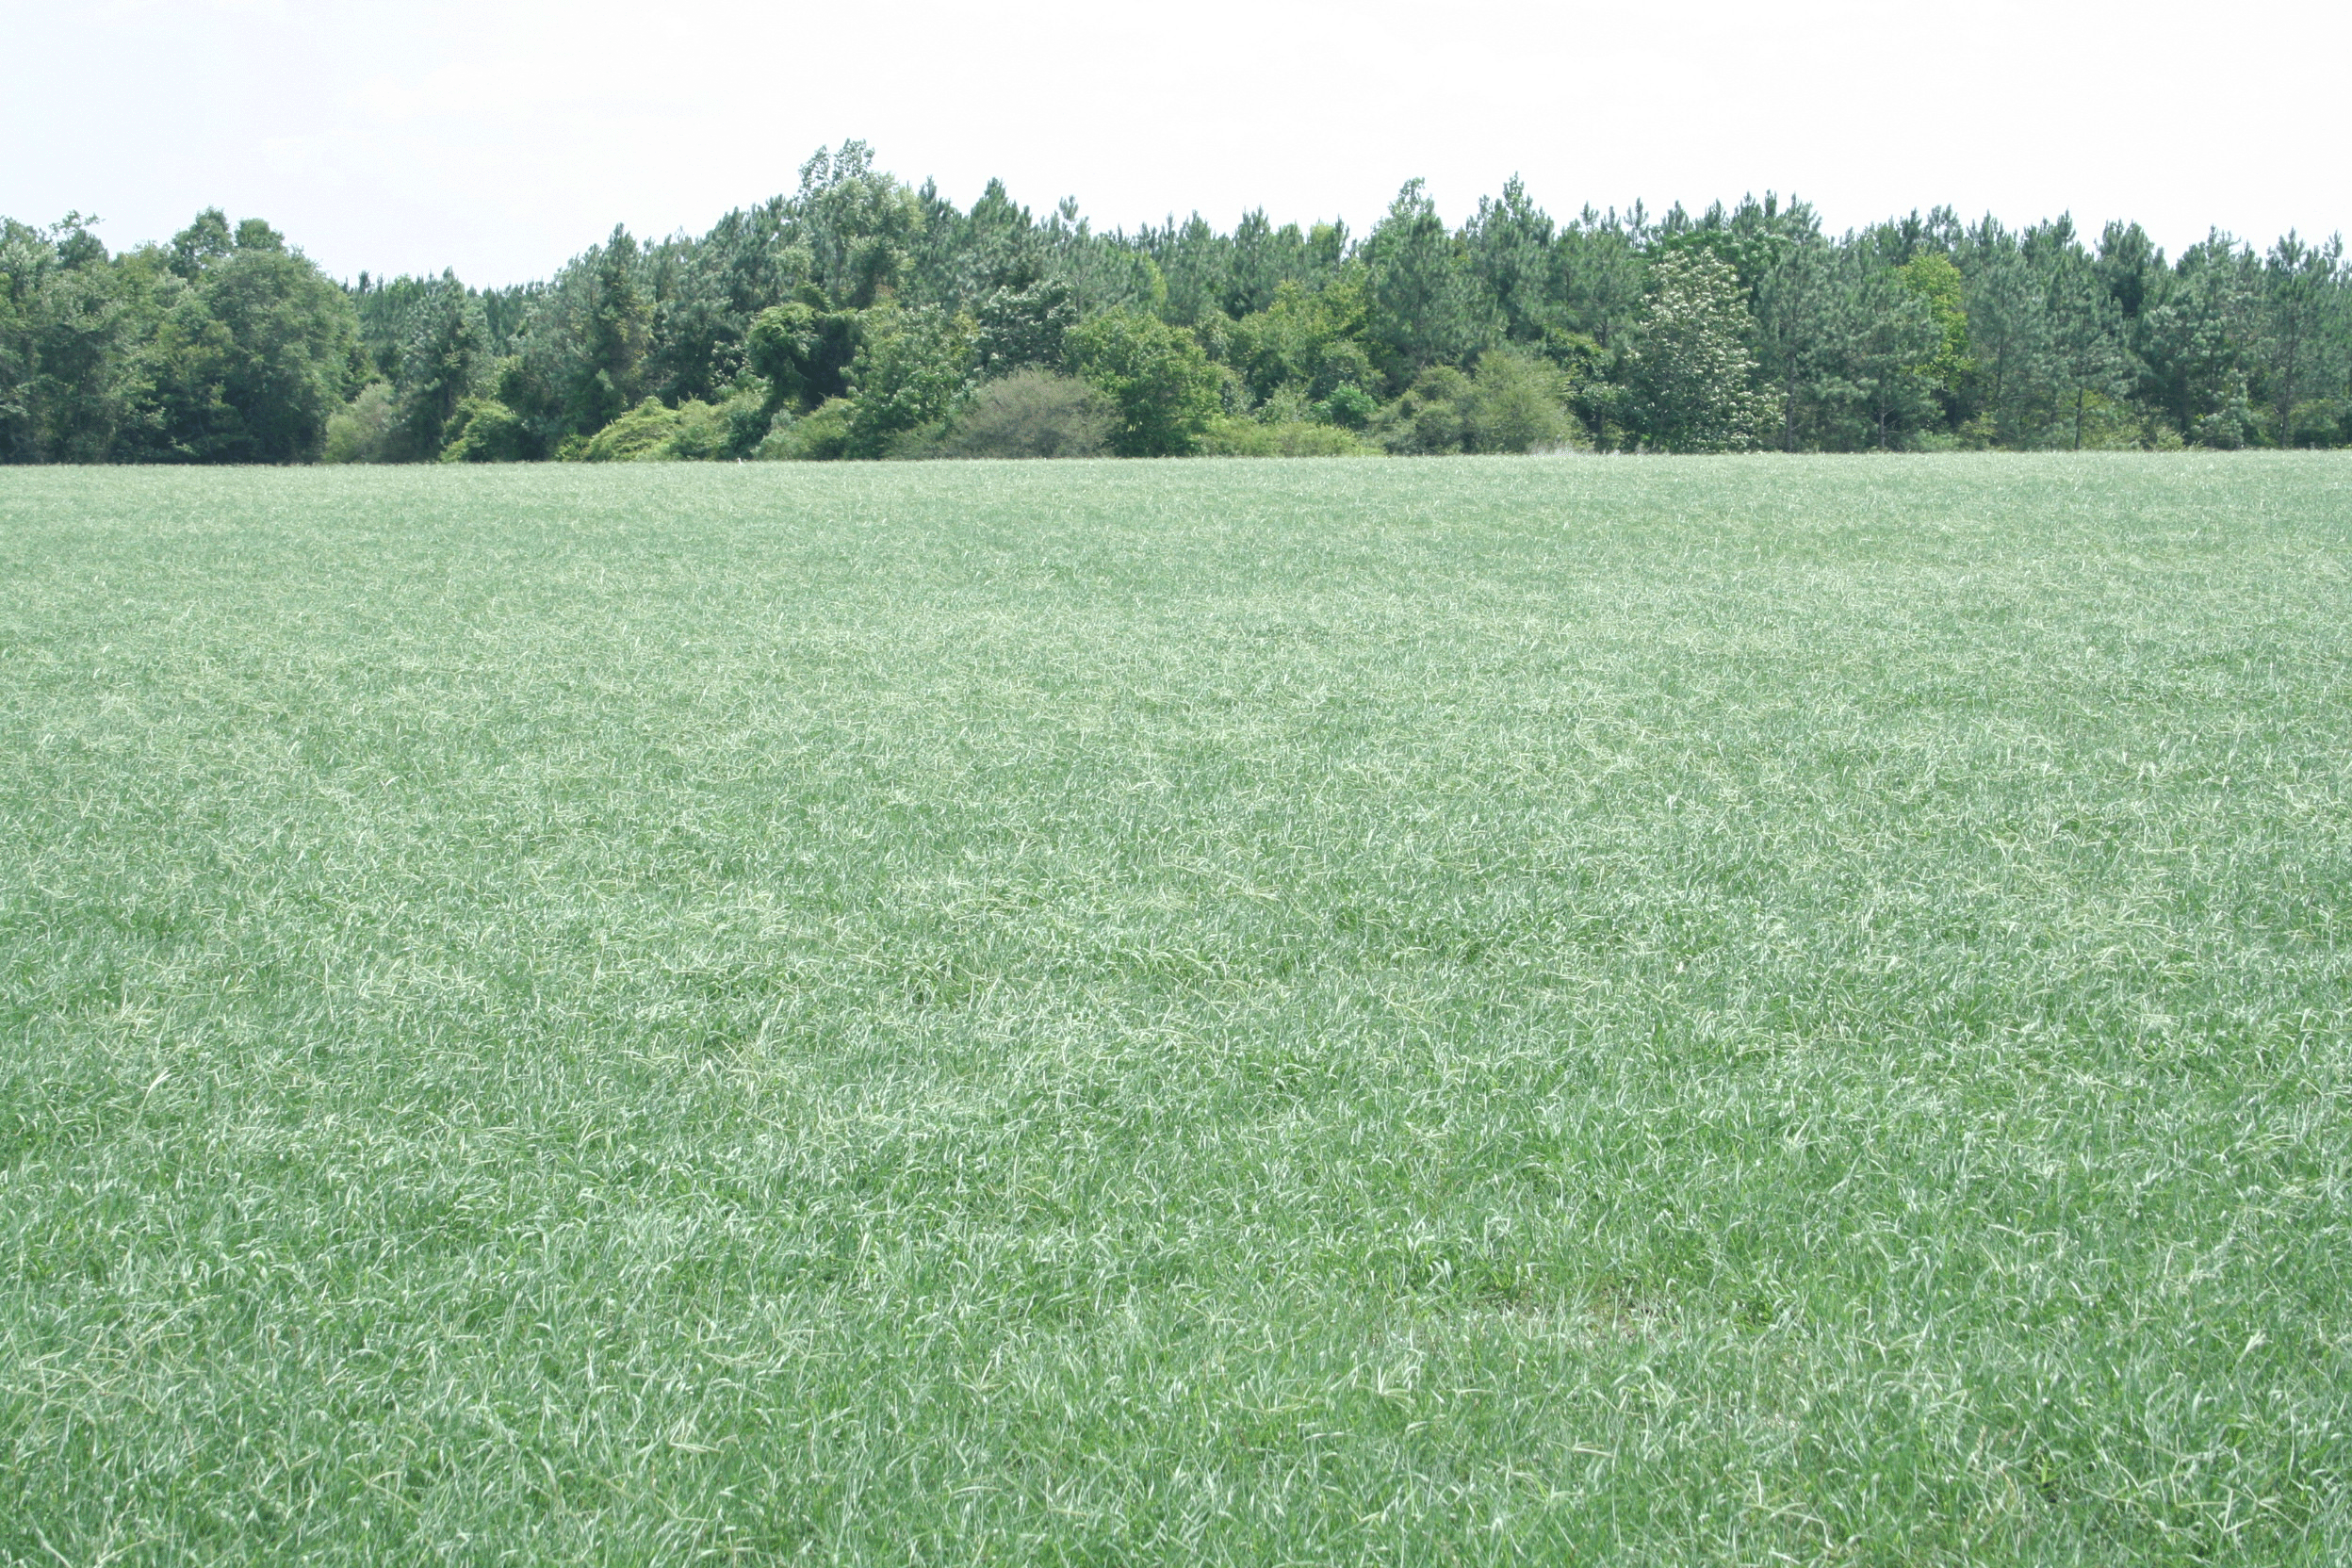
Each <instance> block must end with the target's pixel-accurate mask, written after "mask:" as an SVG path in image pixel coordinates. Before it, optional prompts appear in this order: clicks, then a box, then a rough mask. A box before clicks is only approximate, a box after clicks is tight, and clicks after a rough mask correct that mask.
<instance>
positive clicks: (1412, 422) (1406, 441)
mask: <svg viewBox="0 0 2352 1568" xmlns="http://www.w3.org/2000/svg"><path fill="white" fill-rule="evenodd" d="M1469 405H1470V378H1469V377H1468V376H1465V375H1463V374H1462V372H1461V371H1460V370H1457V369H1455V368H1453V367H1452V366H1450V365H1432V366H1430V367H1429V368H1428V369H1426V370H1424V371H1422V372H1421V374H1420V375H1419V376H1418V377H1416V378H1415V379H1414V381H1413V384H1412V385H1411V386H1409V387H1407V388H1406V389H1405V394H1404V396H1403V397H1401V398H1398V399H1397V400H1396V401H1395V402H1393V403H1391V404H1389V405H1388V406H1387V407H1386V408H1384V409H1382V410H1380V414H1379V416H1378V417H1376V418H1375V419H1374V420H1373V422H1372V433H1373V436H1374V438H1375V439H1377V440H1378V441H1379V442H1380V445H1381V446H1383V447H1385V448H1387V449H1389V450H1390V451H1392V452H1398V453H1401V454H1404V455H1406V456H1412V457H1429V456H1433V455H1435V454H1437V453H1440V452H1458V451H1461V450H1462V449H1463V448H1464V446H1465V445H1466V444H1467V443H1468V441H1469V438H1470V406H1469Z"/></svg>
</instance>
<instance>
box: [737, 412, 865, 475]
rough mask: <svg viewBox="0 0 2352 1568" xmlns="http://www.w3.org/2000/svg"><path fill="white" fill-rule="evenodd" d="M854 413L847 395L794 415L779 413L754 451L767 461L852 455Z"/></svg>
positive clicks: (837, 459) (808, 460)
mask: <svg viewBox="0 0 2352 1568" xmlns="http://www.w3.org/2000/svg"><path fill="white" fill-rule="evenodd" d="M856 415H857V405H856V404H855V403H854V402H853V401H852V400H849V399H847V398H832V399H828V400H826V401H825V402H823V403H820V404H818V405H817V407H816V408H815V409H814V410H813V411H811V412H810V413H809V414H806V415H803V416H801V417H797V418H796V417H793V416H792V414H790V413H784V414H778V415H777V416H776V423H775V425H774V426H773V428H772V429H771V430H770V431H769V433H768V434H767V436H766V437H765V438H764V439H762V440H761V441H760V447H759V449H758V451H757V452H756V453H755V454H754V455H756V456H758V457H760V458H761V459H763V460H767V461H783V462H798V463H838V462H840V461H841V459H843V458H845V457H849V456H851V455H853V452H852V448H853V446H854V444H855V440H856V432H855V430H854V429H853V424H852V422H853V420H854V419H855V417H856Z"/></svg>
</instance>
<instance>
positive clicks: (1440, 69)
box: [0, 0, 2352, 284]
mask: <svg viewBox="0 0 2352 1568" xmlns="http://www.w3.org/2000/svg"><path fill="white" fill-rule="evenodd" d="M2347 61H2352V5H2346V4H2345V3H2344V0H2331V3H2325V4H2323V3H2316V0H2274V3H2273V4H2271V5H2268V6H2263V7H2249V8H2247V9H2246V10H2245V11H2237V10H2235V9H2234V8H2227V7H2217V6H2213V5H2212V4H2210V0H2200V3H2197V4H2195V5H2191V4H2185V3H2182V0H2036V3H2020V0H1981V3H1978V4H1973V5H1959V6H1942V5H1935V4H1926V3H1921V0H1901V3H1882V4H1862V3H1859V0H1784V3H1782V4H1777V5H1770V4H1756V3H1753V0H1751V3H1746V4H1730V3H1724V0H1686V3H1684V4H1680V5H1677V6H1673V7H1668V8H1658V7H1641V6H1633V5H1626V4H1623V3H1617V4H1610V5H1594V4H1587V3H1585V0H1562V3H1556V4H1550V5H1544V4H1537V3H1532V0H1455V3H1453V4H1451V5H1437V4H1431V3H1429V0H1421V3H1417V4H1410V5H1408V4H1401V3H1392V0H1360V3H1357V4H1351V5H1331V4H1322V3H1294V4H1285V3H1282V0H1256V3H1252V4H1242V3H1234V0H1196V3H1194V4H1189V5H1186V4H1163V5H1153V6H1149V7H1144V6H1124V7H1115V6H1106V5H1101V4H1095V5H1084V4H1071V3H1068V0H1007V3H1003V4H996V5H970V4H966V5H947V4H939V3H937V0H900V3H898V4H896V5H893V6H889V7H860V6H857V5H853V4H843V3H841V0H835V3H834V4H830V5H825V6H814V5H807V4H800V3H771V4H757V3H752V0H705V3H702V4H672V5H662V4H659V3H647V0H636V3H634V4H628V5H623V4H615V3H610V0H574V3H571V4H557V3H553V0H402V3H401V4H399V5H384V4H380V3H379V4H370V5H357V4H348V3H344V0H309V3H292V0H80V3H78V4H76V3H72V0H0V148H5V150H6V151H5V152H4V153H0V213H6V214H8V215H9V216H11V217H15V218H19V219H23V220H24V221H32V222H48V221H53V220H55V219H57V217H59V216H61V215H62V214H64V213H65V212H66V210H67V209H69V208H78V209H80V210H82V211H84V212H96V213H98V214H100V215H101V216H102V217H103V218H104V219H105V220H106V222H105V224H104V226H103V227H102V228H101V229H100V231H99V232H100V234H101V236H102V237H104V238H105V239H106V241H107V243H108V244H110V245H113V246H115V247H117V248H121V247H123V246H126V245H129V244H131V243H134V242H136V241H138V240H140V239H148V238H161V237H166V236H168V235H169V234H171V233H172V231H173V230H174V229H176V228H178V227H180V226H181V225H183V224H184V223H186V222H187V221H188V218H189V216H190V215H191V214H193V213H194V212H195V211H196V210H197V209H198V208H200V207H203V206H206V205H220V206H222V207H225V208H226V209H228V212H229V214H230V216H231V217H232V218H233V219H234V218H243V217H248V216H261V217H265V218H268V219H269V220H270V221H272V222H273V223H275V224H277V225H278V226H279V227H280V228H282V229H284V230H285V231H286V233H287V235H288V236H289V237H291V238H292V239H293V240H294V241H295V242H296V243H297V244H300V245H302V247H303V248H304V249H306V250H307V251H308V252H309V253H311V254H312V255H313V256H316V257H317V258H318V259H319V261H320V262H321V263H323V264H324V265H325V266H326V267H327V269H328V270H330V271H333V272H335V273H336V274H338V275H342V276H347V277H348V276H351V275H352V274H355V273H356V272H358V271H359V270H361V269H363V268H366V269H368V270H374V271H378V272H397V271H421V270H435V271H437V270H439V269H440V268H442V267H444V266H454V267H456V268H457V269H458V270H459V272H460V274H461V275H463V276H464V277H465V278H466V280H467V281H468V282H472V283H478V284H495V283H509V282H516V281H520V280H522V279H525V278H530V277H537V276H543V275H545V274H547V272H549V271H551V270H553V269H554V268H555V267H557V266H558V265H560V264H561V263H562V262H563V261H564V259H565V258H566V257H568V256H570V255H572V254H574V253H577V252H578V251H580V249H581V248H582V247H584V246H586V245H588V244H589V243H591V242H592V241H595V240H596V239H598V238H601V237H603V236H604V235H605V234H606V233H608V232H609V231H610V230H611V228H612V226H613V223H615V222H626V223H628V224H629V227H630V228H631V229H633V230H635V231H636V232H638V233H640V234H643V235H660V234H665V233H668V232H671V231H673V230H675V229H678V228H681V227H683V228H687V229H690V230H693V231H695V232H700V231H701V230H703V229H705V228H707V227H708V226H709V225H710V224H711V221H713V220H714V219H716V218H717V217H718V215H719V214H720V213H722V212H723V211H725V210H726V209H727V208H728V207H730V206H736V205H741V204H748V203H752V202H756V201H760V200H761V199H763V198H765V197H767V196H770V195H773V194H775V193H776V192H777V191H779V190H788V189H790V188H792V186H793V185H794V183H795V172H796V171H797V169H798V168H799V166H800V164H801V162H802V160H803V159H805V158H806V157H807V156H808V155H809V152H810V151H811V150H812V149H814V148H815V147H816V146H817V145H818V144H819V143H828V144H829V143H835V142H839V141H840V140H841V139H843V138H844V137H858V138H862V139H865V140H867V141H869V142H871V143H873V144H874V148H875V151H876V154H877V160H878V162H879V163H880V165H881V166H882V167H883V168H885V169H888V170H890V171H892V172H896V173H898V174H900V175H902V176H904V177H905V178H907V179H908V180H911V181H915V182H918V183H919V182H920V181H921V180H922V179H923V177H924V176H925V175H932V176H935V177H936V178H937V179H938V180H939V187H940V188H941V189H942V190H943V191H944V192H945V193H946V194H948V195H949V196H951V197H953V198H955V199H956V200H957V201H958V202H959V203H964V204H969V202H970V201H971V199H972V197H973V196H975V195H976V194H978V192H979V190H980V188H981V187H982V185H983V184H984V183H985V182H986V181H987V179H988V176H989V175H991V174H996V175H1001V176H1002V177H1003V178H1004V179H1005V183H1006V185H1007V186H1008V187H1009V188H1010V189H1011V191H1012V194H1013V196H1014V197H1015V199H1016V200H1019V201H1021V202H1023V203H1025V204H1028V205H1030V206H1031V207H1033V208H1035V209H1036V210H1037V211H1039V212H1043V211H1044V210H1045V209H1047V208H1048V207H1050V206H1051V205H1052V204H1054V202H1055V201H1056V200H1057V199H1059V198H1060V197H1062V196H1064V195H1075V196H1076V197H1077V198H1078V199H1079V202H1080V204H1081V207H1082V209H1083V210H1084V211H1085V212H1086V214H1087V215H1089V216H1090V217H1092V218H1093V219H1094V221H1095V222H1096V224H1097V226H1098V227H1105V228H1107V227H1110V226H1113V225H1117V224H1126V225H1129V226H1132V225H1134V224H1135V223H1137V222H1139V221H1158V220H1160V219H1162V218H1164V217H1166V216H1167V215H1168V214H1169V213H1170V212H1173V213H1175V214H1177V215H1179V216H1181V215H1182V214H1184V213H1186V212H1189V211H1191V210H1193V209H1194V208H1196V207H1197V208H1199V209H1200V210H1201V213H1202V214H1203V215H1204V216H1205V217H1207V218H1208V219H1210V220H1211V221H1213V222H1215V223H1216V224H1217V226H1218V227H1220V228H1223V227H1229V226H1230V225H1231V224H1232V222H1233V220H1234V219H1235V218H1236V217H1238V216H1239V215H1240V213H1241V212H1242V211H1243V210H1244V209H1245V208H1248V207H1250V206H1256V205H1264V206H1265V207H1266V209H1267V211H1268V212H1269V214H1270V215H1271V216H1272V217H1273V218H1274V219H1275V220H1276V221H1294V220H1295V221H1302V222H1303V221H1312V220H1314V219H1315V218H1318V217H1331V216H1340V217H1344V218H1346V219H1347V220H1348V221H1349V222H1350V223H1352V224H1354V225H1356V226H1357V227H1358V229H1359V231H1361V229H1362V228H1363V227H1364V226H1365V225H1366V224H1368V223H1369V222H1370V221H1372V220H1373V219H1375V218H1376V217H1378V215H1379V214H1380V211H1381V210H1382V208H1383V207H1385V205H1386V204H1387V203H1388V200H1389V198H1390V197H1391V196H1393V195H1394V194H1395V192H1396V189H1397V186H1398V185H1399V184H1400V183H1402V182H1403V181H1404V180H1405V179H1406V178H1407V177H1409V176H1412V175H1414V174H1421V175H1426V176H1427V177H1428V179H1429V187H1430V190H1431V193H1432V194H1433V195H1434V196H1435V197H1436V199H1437V202H1438V204H1439V206H1440V208H1441V209H1442V210H1443V211H1444V212H1446V215H1447V216H1448V217H1449V218H1453V219H1456V220H1459V219H1460V218H1462V216H1464V215H1465V214H1466V213H1467V212H1468V211H1469V210H1470V209H1471V208H1473V207H1474V206H1475V205H1476V204H1477V202H1478V197H1479V196H1480V195H1481V194H1484V193H1488V192H1492V191H1494V190H1495V189H1497V188H1500V186H1501V184H1502V182H1503V180H1504V179H1505V178H1506V177H1507V176H1509V175H1510V174H1511V173H1512V172H1514V171H1515V172H1519V173H1520V174H1522V175H1523V176H1524V177H1525V179H1526V181H1527V188H1528V190H1529V192H1530V193H1531V194H1532V195H1533V196H1534V197H1535V198H1536V200H1538V201H1539V202H1541V203H1543V204H1544V205H1545V206H1546V207H1548V208H1549V209H1550V210H1551V211H1553V212H1554V213H1555V214H1559V215H1567V214H1571V213H1573V212H1575V211H1576V209H1577V208H1578V207H1580V206H1582V205H1583V204H1585V203H1586V202H1588V201H1589V202H1592V203H1593V204H1597V205H1601V206H1608V205H1610V204H1617V205H1620V206H1622V205H1625V204H1629V203H1630V202H1631V201H1632V200H1633V199H1634V198H1636V197H1641V198H1643V199H1644V200H1646V201H1647V202H1649V204H1651V206H1652V207H1653V208H1654V209H1659V210H1662V209H1663V208H1664V207H1666V206H1667V205H1668V204H1671V203H1673V202H1674V201H1676V200H1680V201H1682V202H1684V203H1686V204H1691V205H1692V206H1701V205H1704V204H1706V203H1707V202H1708V201H1711V200H1713V199H1715V198H1718V197H1722V198H1726V199H1736V198H1737V197H1739V196H1740V194H1741V193H1742V192H1743V191H1750V190H1753V191H1756V192H1759V193H1760V192H1762V191H1764V190H1766V189H1768V188H1769V189H1774V190H1778V191H1781V192H1783V193H1784V194H1786V193H1789V192H1792V191H1793V192H1795V193H1796V194H1798V195H1800V196H1803V197H1805V199H1807V200H1809V201H1811V202H1813V203H1814V204H1816V205H1817V206H1818V207H1820V208H1821V211H1822V213H1823V215H1824V217H1825V218H1826V220H1827V221H1828V222H1829V224H1830V225H1831V226H1832V227H1834V228H1844V227H1846V226H1848V225H1852V224H1856V223H1863V222H1868V221H1872V220H1874V219H1878V218H1881V217H1885V216H1887V215H1888V214H1890V213H1894V212H1898V211H1907V210H1909V209H1910V208H1912V207H1914V206H1918V207H1920V208H1922V209H1924V208H1926V207H1928V206H1931V205H1934V204H1936V203H1939V202H1940V203H1948V204H1952V205H1954V206H1956V207H1958V208H1959V209H1960V211H1961V212H1962V213H1963V214H1964V215H1967V216H1970V217H1973V216H1974V215H1976V214H1978V213H1981V212H1984V211H1986V210H1990V211H1993V212H1996V213H1998V214H1999V215H2001V217H2002V218H2003V219H2004V220H2006V221H2012V222H2023V221H2031V220H2034V219H2036V218H2041V217H2045V216H2050V215H2053V214H2056V213H2058V212H2061V211H2071V212H2072V213H2073V214H2074V215H2075V218H2076V221H2077V222H2078V223H2080V224H2082V225H2083V226H2084V227H2086V228H2089V229H2091V230H2093V231H2096V229H2097V228H2098V226H2099V223H2100V222H2102V221H2104V220H2106V219H2108V218H2110V217H2117V216H2130V217H2134V218H2137V219H2139V220H2140V221H2142V222H2144V223H2146V224H2147V225H2148V228H2149V229H2150V231H2151V232H2153V233H2154V235H2155V236H2156V237H2157V239H2158V240H2159V242H2161V243H2162V244H2164V246H2166V247H2167V248H2168V249H2175V250H2177V249H2178V248H2179V247H2180V245H2182V244H2184V243H2187V242H2189V241H2191V240H2194V239H2196V238H2198V237H2202V235H2203V234H2204V232H2205V230H2206V228H2207V227H2208V226H2209V225H2212V224H2219V225H2220V226H2222V227H2224V228H2228V229H2231V230H2234V231H2236V232H2237V233H2239V234H2241V235H2243V236H2246V237H2253V238H2255V239H2256V240H2257V241H2258V242H2261V243H2267V242H2268V241H2269V240H2270V239H2271V238H2272V237H2275V236H2277V235H2278V233H2280V232H2281V231H2283V230H2285V229H2286V228H2288V227H2289V226H2294V227H2296V228H2299V229H2301V230H2302V231H2303V232H2304V233H2305V234H2307V235H2311V234H2319V235H2325V234H2327V233H2329V232H2332V231H2335V230H2337V229H2339V228H2347V227H2352V167H2348V166H2352V159H2348V158H2347V155H2346V150H2345V141H2344V133H2343V125H2344V107H2345V103H2346V100H2347V96H2348V94H2347V90H2346V86H2345V76H2346V73H2347Z"/></svg>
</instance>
